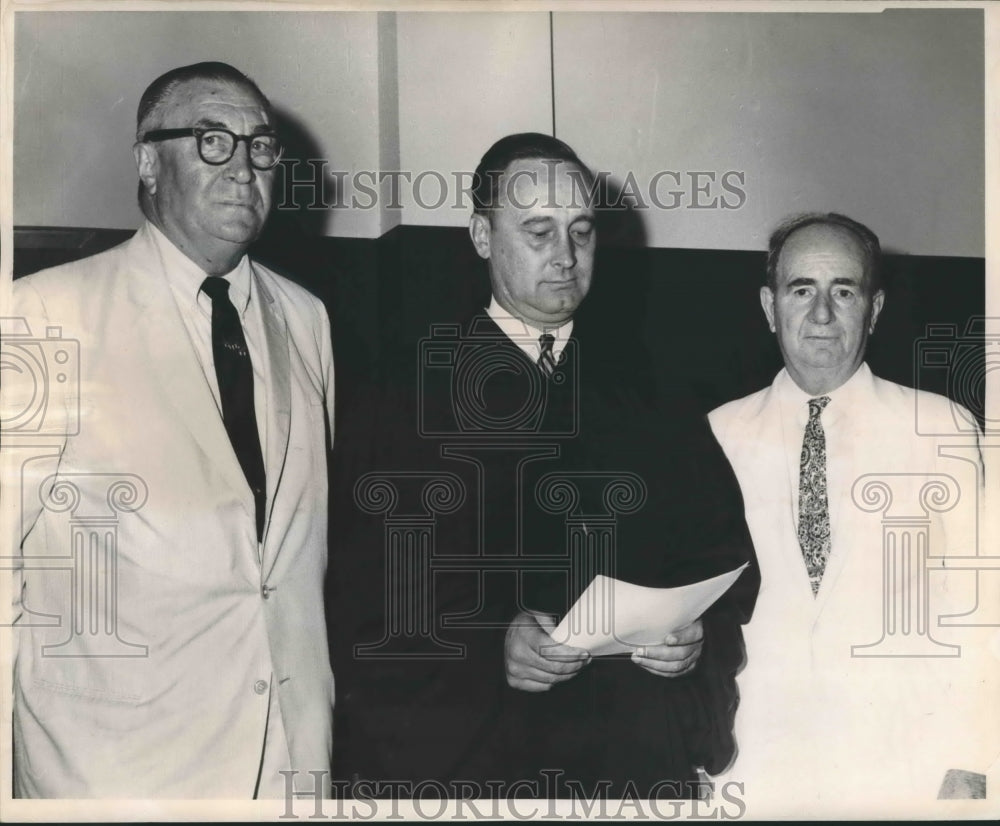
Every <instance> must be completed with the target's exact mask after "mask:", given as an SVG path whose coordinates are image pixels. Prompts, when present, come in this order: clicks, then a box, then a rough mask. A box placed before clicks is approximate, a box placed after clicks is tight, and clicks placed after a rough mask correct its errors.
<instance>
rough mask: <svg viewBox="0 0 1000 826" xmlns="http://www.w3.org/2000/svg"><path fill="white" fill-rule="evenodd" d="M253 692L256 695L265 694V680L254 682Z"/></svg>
mask: <svg viewBox="0 0 1000 826" xmlns="http://www.w3.org/2000/svg"><path fill="white" fill-rule="evenodd" d="M253 690H254V691H255V692H256V693H257V694H263V693H264V692H266V691H267V680H257V682H255V683H254V684H253Z"/></svg>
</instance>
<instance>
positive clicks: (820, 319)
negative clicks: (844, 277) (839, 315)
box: [809, 292, 833, 324]
mask: <svg viewBox="0 0 1000 826" xmlns="http://www.w3.org/2000/svg"><path fill="white" fill-rule="evenodd" d="M832 318H833V309H832V307H831V302H830V296H828V295H827V294H826V293H825V292H818V293H817V294H816V298H815V299H814V300H813V303H812V307H810V308H809V320H810V321H812V322H813V323H815V324H829V323H830V320H831V319H832Z"/></svg>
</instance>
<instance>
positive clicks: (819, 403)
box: [809, 396, 830, 421]
mask: <svg viewBox="0 0 1000 826" xmlns="http://www.w3.org/2000/svg"><path fill="white" fill-rule="evenodd" d="M829 403H830V397H829V396H819V397H818V398H815V399H809V419H810V421H811V420H813V419H818V418H819V414H820V413H822V412H823V410H824V408H825V407H826V406H827V405H828V404H829Z"/></svg>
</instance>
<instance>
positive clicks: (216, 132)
mask: <svg viewBox="0 0 1000 826" xmlns="http://www.w3.org/2000/svg"><path fill="white" fill-rule="evenodd" d="M191 137H194V138H196V139H197V141H198V155H199V156H200V157H201V159H202V160H203V161H204V162H205V163H207V164H211V165H212V166H221V165H222V164H224V163H227V162H228V161H229V159H230V158H231V157H233V155H234V154H235V152H236V144H238V143H239V142H240V141H246V142H247V146H248V147H249V149H250V165H251V166H253V168H254V169H259V170H261V171H263V170H266V169H273V168H274V166H275V165H276V164H277V163H278V161H279V160H281V153H282V151H283V150H284V147H283V146H282V145H281V141H280V140H279V139H278V136H277V135H275V134H273V133H268V132H264V133H261V134H258V135H237V134H236V133H235V132H230V131H229V130H228V129H219V128H218V127H212V128H211V129H205V128H202V127H198V126H193V127H188V128H186V129H152V130H150V131H149V132H147V133H146V134H145V135H143V137H142V140H143V142H145V141H171V140H173V139H174V138H191Z"/></svg>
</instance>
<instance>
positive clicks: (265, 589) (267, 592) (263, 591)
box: [260, 585, 273, 599]
mask: <svg viewBox="0 0 1000 826" xmlns="http://www.w3.org/2000/svg"><path fill="white" fill-rule="evenodd" d="M272 590H273V589H272V588H271V586H270V585H261V586H260V595H261V596H262V597H264V599H270V597H271V591H272Z"/></svg>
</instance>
